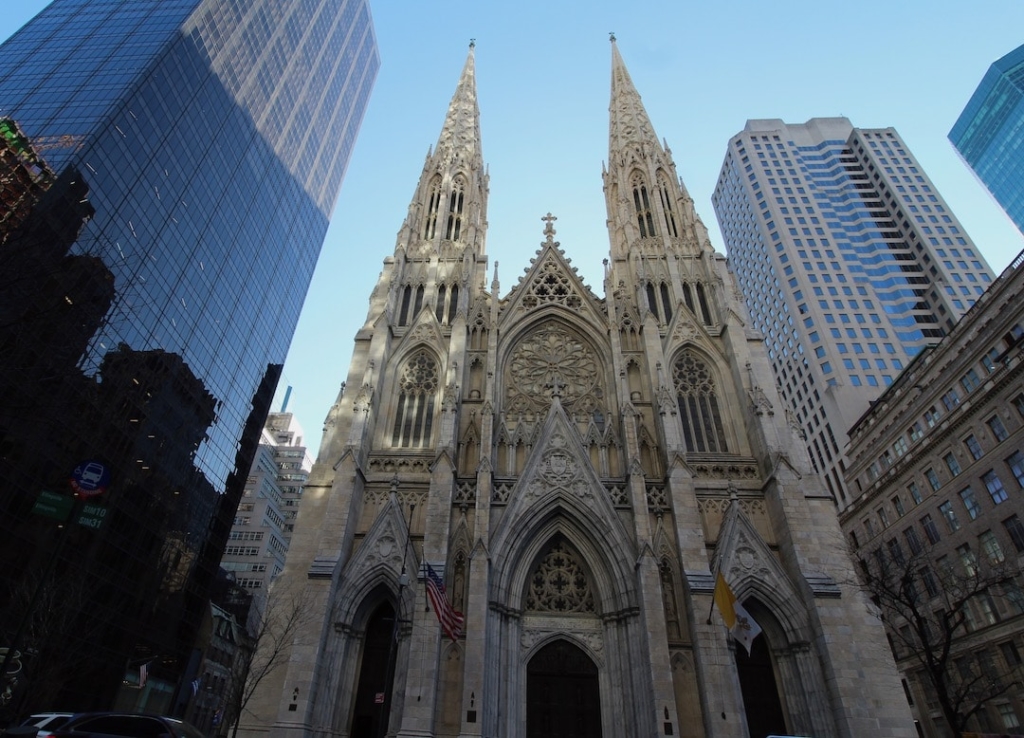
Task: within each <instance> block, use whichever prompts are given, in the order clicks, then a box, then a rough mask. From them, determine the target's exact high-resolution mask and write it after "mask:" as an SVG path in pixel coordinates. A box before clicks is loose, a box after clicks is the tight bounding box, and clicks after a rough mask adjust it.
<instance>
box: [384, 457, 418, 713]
mask: <svg viewBox="0 0 1024 738" xmlns="http://www.w3.org/2000/svg"><path fill="white" fill-rule="evenodd" d="M391 493H392V494H393V495H395V499H396V500H398V475H397V474H395V476H394V478H393V479H392V480H391ZM415 510H416V504H415V503H409V520H408V521H406V519H405V511H404V510H403V509H402V505H401V503H400V502H399V505H398V514H399V515H401V516H402V524H403V525H404V526H405V546H404V548H403V551H402V572H401V574H399V576H398V597H397V600H396V602H395V624H394V626H392V628H391V646H390V648H389V649H388V665H387V669H385V671H384V695H385V698H384V700H382V701H381V703H380V715H379V722H380V727H382V728H385V730H384V731H383V732H384V733H386V732H387V731H386V724H385V718H386V717H388V716H386V715H385V714H384V708H385V707H388V706H389V705H388V699H387V694H388V690H389V689H390V687H391V680H392V679H394V667H395V660H396V658H397V654H396V651H397V650H398V633H399V628H400V627H401V623H402V592H403V590H404V589H405V585H406V584H407V583H408V579H409V575H408V574H407V573H406V571H405V565H406V562H407V561H408V557H409V545H410V543H411V541H410V539H411V538H412V530H411V528H410V526H411V525H412V517H413V513H414V512H415ZM392 693H394V691H393V690H392Z"/></svg>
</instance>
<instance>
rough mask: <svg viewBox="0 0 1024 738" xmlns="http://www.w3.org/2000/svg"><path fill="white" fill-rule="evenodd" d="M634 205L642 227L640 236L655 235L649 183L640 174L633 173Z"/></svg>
mask: <svg viewBox="0 0 1024 738" xmlns="http://www.w3.org/2000/svg"><path fill="white" fill-rule="evenodd" d="M631 184H632V186H633V206H634V207H635V208H636V223H637V225H638V226H639V228H640V237H641V238H646V237H647V236H653V235H655V232H654V214H653V213H652V212H651V199H650V197H649V196H648V194H647V184H646V183H645V182H644V179H643V177H641V176H640V175H639V174H635V175H633V180H632V182H631Z"/></svg>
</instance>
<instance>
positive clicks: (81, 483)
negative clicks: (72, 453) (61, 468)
mask: <svg viewBox="0 0 1024 738" xmlns="http://www.w3.org/2000/svg"><path fill="white" fill-rule="evenodd" d="M69 481H70V484H71V489H72V490H74V492H75V494H76V495H77V496H79V497H95V496H96V495H101V494H103V493H104V492H106V491H107V487H109V486H110V468H109V467H107V465H106V464H104V463H103V462H100V461H95V460H87V461H83V462H82V463H81V464H79V465H78V466H76V467H75V470H74V471H73V472H71V479H70V480H69Z"/></svg>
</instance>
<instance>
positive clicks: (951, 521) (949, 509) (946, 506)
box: [939, 500, 960, 533]
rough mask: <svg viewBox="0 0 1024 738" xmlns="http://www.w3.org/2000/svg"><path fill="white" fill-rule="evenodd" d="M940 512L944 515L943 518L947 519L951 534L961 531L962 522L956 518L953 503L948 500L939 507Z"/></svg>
mask: <svg viewBox="0 0 1024 738" xmlns="http://www.w3.org/2000/svg"><path fill="white" fill-rule="evenodd" d="M939 512H940V513H942V517H944V518H945V519H946V525H948V526H949V532H950V533H956V532H957V531H958V530H960V520H959V519H958V518H957V516H956V511H955V510H954V509H953V503H952V502H950V501H949V500H946V501H945V502H943V503H942V504H941V505H939Z"/></svg>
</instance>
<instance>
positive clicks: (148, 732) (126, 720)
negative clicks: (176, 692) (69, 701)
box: [41, 712, 205, 738]
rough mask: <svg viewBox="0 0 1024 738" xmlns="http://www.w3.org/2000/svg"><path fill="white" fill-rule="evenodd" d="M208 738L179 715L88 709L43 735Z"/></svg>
mask: <svg viewBox="0 0 1024 738" xmlns="http://www.w3.org/2000/svg"><path fill="white" fill-rule="evenodd" d="M88 736H94V737H95V738H100V737H101V736H120V737H121V738H205V736H204V735H203V734H202V733H200V732H199V730H198V729H196V728H194V727H193V726H191V725H189V724H188V723H186V722H185V721H184V720H178V719H177V718H169V717H164V716H162V715H138V714H133V713H126V712H85V713H81V714H79V715H75V717H73V718H72V719H71V720H68V721H67V722H66V723H64V725H62V726H60V727H59V728H57V729H55V730H48V731H46V733H45V734H44V735H43V736H42V737H41V738H87V737H88Z"/></svg>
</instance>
